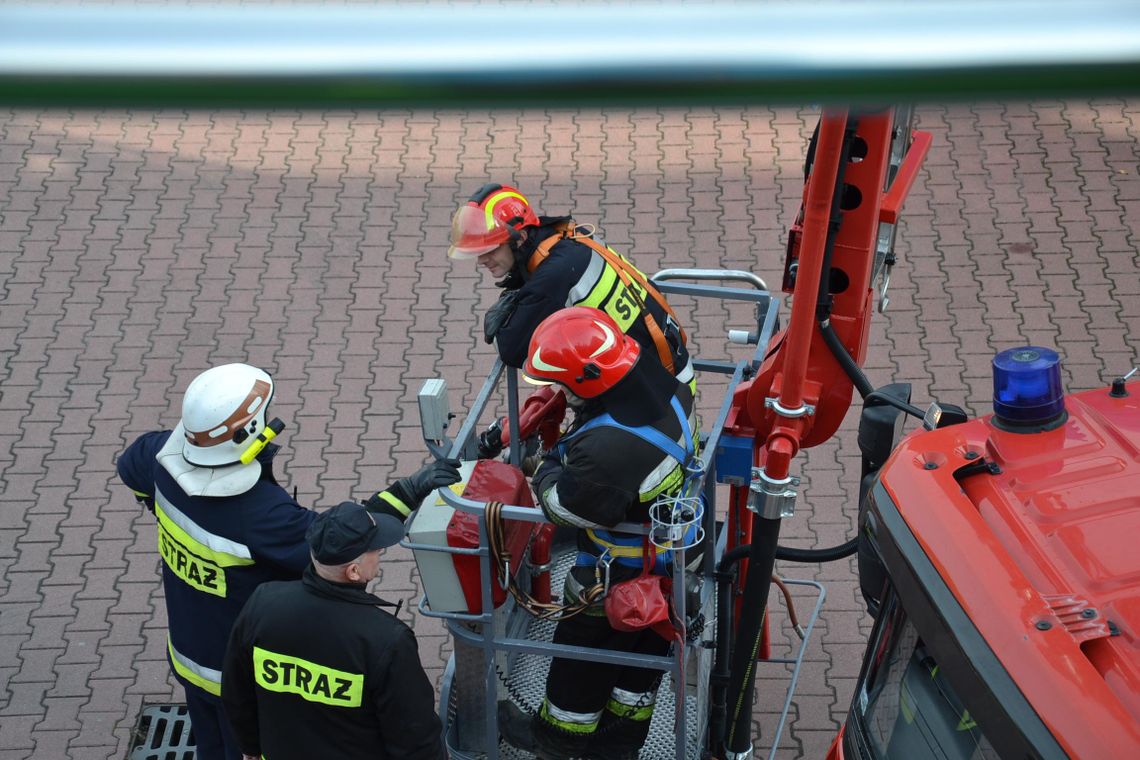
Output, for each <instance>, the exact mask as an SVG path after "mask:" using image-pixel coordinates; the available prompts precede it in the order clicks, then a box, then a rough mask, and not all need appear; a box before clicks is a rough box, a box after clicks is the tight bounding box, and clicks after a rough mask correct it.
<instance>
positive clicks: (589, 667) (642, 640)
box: [546, 614, 670, 749]
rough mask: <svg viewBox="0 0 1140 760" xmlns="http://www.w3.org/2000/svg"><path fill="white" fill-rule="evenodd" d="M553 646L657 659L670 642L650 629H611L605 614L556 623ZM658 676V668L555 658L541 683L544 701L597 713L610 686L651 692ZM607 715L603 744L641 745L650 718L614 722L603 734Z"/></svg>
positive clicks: (655, 687) (603, 707)
mask: <svg viewBox="0 0 1140 760" xmlns="http://www.w3.org/2000/svg"><path fill="white" fill-rule="evenodd" d="M554 643H555V644H562V645H567V646H583V647H596V648H599V649H611V650H616V651H619V652H634V653H637V654H646V655H657V656H664V655H666V654H668V653H669V646H670V642H668V641H666V640H665V639H663V638H662V637H661V636H659V635H658V634H656V633H654V632H653V631H651V630H645V631H637V632H633V633H629V632H625V631H615V630H614V629H613V628H611V627H610V624H609V621H608V620H607V619H606V618H605V616H604V615H585V614H583V615H577V616H575V617H572V618H568V619H566V620H562V621H560V622H559V623H558V627H557V628H555V629H554ZM661 676H662V672H661V671H660V670H652V669H648V668H633V667H622V666H618V665H612V664H609V663H604V662H594V661H592V660H571V659H565V658H560V657H555V658H554V659H553V660H551V663H550V674H549V675H548V676H547V679H546V698H547V700H548V701H549V702H550V703H551V704H553V705H555V706H557V707H560V708H562V709H563V710H569V711H571V712H578V713H592V712H598V711H600V710H604V709H605V707H606V704H607V702H608V701H609V699H610V694H611V693H612V692H613V690H614V689H615V688H617V689H623V690H625V691H628V692H633V693H649V692H654V691H656V689H657V686H658V684H660V682H661ZM646 706H648V705H643V707H646ZM612 717H613V716H611V715H608V714H606V715H605V716H604V717H603V720H602V727H601V733H604V734H606V736H605V737H603V736H599V737H598V738H599V739H601V740H603V741H605V743H606V744H616V745H624V746H625V747H633V748H636V747H640V746H641V745H642V744H643V743H644V742H645V737H646V736H647V735H648V733H649V720H647V719H645V720H623V721H619V723H620V724H621V725H617V726H614V727H613V728H611V729H610V730H607V725H609V724H611V722H612V721H611V720H610V719H611V718H612ZM615 749H616V747H615Z"/></svg>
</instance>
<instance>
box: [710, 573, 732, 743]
mask: <svg viewBox="0 0 1140 760" xmlns="http://www.w3.org/2000/svg"><path fill="white" fill-rule="evenodd" d="M735 580H736V574H735V573H717V575H716V658H715V660H714V662H713V672H712V677H711V678H710V679H709V680H710V688H709V734H708V736H709V738H708V742H709V746H708V749H709V750H710V751H711V752H712V753H713V754H714V755H719V754H720V747H719V746H717V742H719V741H721V740H722V739H723V737H724V722H725V717H726V716H727V715H728V705H727V701H726V698H725V695H726V692H727V691H728V681H729V678H730V677H731V671H730V670H729V663H730V661H731V659H732V584H733V581H735Z"/></svg>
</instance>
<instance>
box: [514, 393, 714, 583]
mask: <svg viewBox="0 0 1140 760" xmlns="http://www.w3.org/2000/svg"><path fill="white" fill-rule="evenodd" d="M676 397H677V400H678V401H680V403H681V407H682V409H683V410H684V412H685V414H687V415H688V416H689V427H690V429H691V430H692V431H693V434H694V436H695V435H696V430H697V425H696V422H695V420H694V415H693V395H692V391H691V390H690V389H689V386H687V385H682V384H678V386H677V391H676ZM601 411H602V410H601V408H600V407H598V406H596V405H591V406H589V407H586V408H585V409H584V410H583V411H582V412H581V413H579V415H578V416H577V418H576V419H575V420H574V424H573V425H572V426H571V427H570V429H569V430H568V431H567V434H566V435H567V436H573V433H574V432H575V430H577V428H578V427H580V426H581V425H583V424H585V423H586V422H587V421H589V420H590V419H592V418H593V417H594V416H596V415H597V414H599V413H601ZM651 427H653V428H656V429H657V430H659V431H661V432H662V433H664V434H665V435H667V436H668V437H669V438H670V439H672V440H674V441H678V442H682V441H683V440H684V438H683V436H684V435H686V434H687V433H688V431H683V430H682V429H681V426H680V422H679V421H678V419H677V416H676V414H675V413H674V411H673V409H671V408H669V407H666V408H665V410H664V412H663V415H662V416H661V417H660V418H658V420H657V421H655V422H654V423H652V425H651ZM694 445H695V443H694ZM683 480H684V473H683V471H682V468H681V465H680V464H679V463H678V462H677V460H676V459H674V458H672V457H670V456H668V455H666V454H665V453H664V452H663V451H662V450H661V449H659V448H658V447H657V446H655V445H653V444H651V443H649V442H647V441H645V440H643V439H642V438H639V437H637V436H636V435H634V434H632V433H629V432H627V431H625V430H622V429H620V428H616V427H609V426H602V427H596V428H593V429H590V430H586V431H585V432H583V433H582V434H581V435H577V436H573V437H571V438H570V440H569V442H568V444H567V446H566V447H565V455H564V456H559V452H558V447H555V448H553V449H551V451H550V453H548V454H547V455H546V457H545V458H544V460H543V463H542V465H541V466H540V467H539V469H538V471H537V472H536V473H535V476H534V478H533V479H532V486H533V487H534V490H535V493H536V494H538V498H539V502H540V504H541V506H542V511H543V513H544V514H545V515H546V517H547V518H548V519H549V520H550V521H551V522H553V523H555V524H556V525H571V526H574V527H577V528H580V529H581V530H579V531H578V550H579V552H581V553H584V554H590V555H593V556H598V555H599V554H600V553H601V552H602V551H603V548H604V547H605V545H606V544H607V537H610V536H616V535H619V534H610V533H609V532H608V531H606V530H605V529H606V528H612V527H613V526H615V525H617V524H618V523H620V522H623V521H629V522H645V521H647V520H648V519H649V516H648V509H649V505H650V504H652V503H653V501H654V499H655V498H656V497H657V496H658V495H660V494H665V495H672V494H675V493H676V492H677V491H679V490H680V488H681V485H682V482H683ZM634 543H637V545H638V546H640V543H639V542H634ZM636 556H637V557H640V550H638V551H637V552H636ZM579 564H581V563H579ZM625 564H627V565H632V567H629V566H627V567H625V568H624V569H619V568H618V567H617V565H615V566H614V568H613V572H614V575H613V576H612V578H611V580H613V581H615V582H617V581H620V580H624V579H626V578H627V577H632V576H634V575H637V574H638V573H639V572H640V560H636V561H634V562H631V563H625ZM573 575H574V577H575V578H578V580H580V581H581V582H582V583H583V584H586V585H588V584H589V583H592V582H593V580H594V578H593V568H592V567H575V568H574V573H573ZM568 588H569V587H568Z"/></svg>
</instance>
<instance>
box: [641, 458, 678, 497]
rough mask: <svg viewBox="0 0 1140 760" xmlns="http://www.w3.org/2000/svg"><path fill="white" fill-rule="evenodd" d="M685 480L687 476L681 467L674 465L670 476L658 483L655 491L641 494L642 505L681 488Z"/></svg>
mask: <svg viewBox="0 0 1140 760" xmlns="http://www.w3.org/2000/svg"><path fill="white" fill-rule="evenodd" d="M674 461H676V460H674ZM684 479H685V475H684V473H683V472H681V466H680V465H674V466H673V469H672V470H670V471H669V474H668V475H666V476H665V479H664V480H662V481H661V482H660V483H658V484H657V486H656V487H654V488H653V489H651V490H649V491H646V492H644V493H642V494H640V496H639V497H638V498H640V499H641V502H642V503H645V502H650V501H653V500H654V499H656V498H657V497H658V496H660V495H661V494H663V493H667V492H672V491H674V490H676V489H678V488H680V487H681V483H682V482H683V481H684Z"/></svg>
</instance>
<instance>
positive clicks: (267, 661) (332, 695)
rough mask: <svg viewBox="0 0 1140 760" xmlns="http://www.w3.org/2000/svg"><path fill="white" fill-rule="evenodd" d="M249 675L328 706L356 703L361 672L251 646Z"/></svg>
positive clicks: (359, 699)
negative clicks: (251, 655) (251, 670)
mask: <svg viewBox="0 0 1140 760" xmlns="http://www.w3.org/2000/svg"><path fill="white" fill-rule="evenodd" d="M253 678H254V680H255V681H256V682H257V685H258V686H260V687H261V688H263V689H265V690H266V691H276V692H278V693H281V694H296V695H297V696H299V697H301V698H302V699H305V700H308V701H309V702H317V703H319V704H322V705H331V706H332V707H360V705H361V704H362V703H363V701H364V675H363V674H361V673H346V672H345V671H343V670H337V669H336V668H330V667H326V666H324V665H318V664H317V663H315V662H309V661H308V660H303V659H301V658H300V657H290V656H289V655H285V654H278V653H276V652H270V651H269V650H268V649H262V648H261V647H256V646H255V647H254V648H253Z"/></svg>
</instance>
